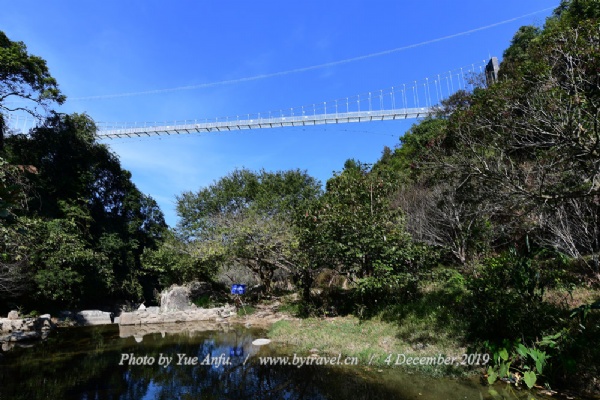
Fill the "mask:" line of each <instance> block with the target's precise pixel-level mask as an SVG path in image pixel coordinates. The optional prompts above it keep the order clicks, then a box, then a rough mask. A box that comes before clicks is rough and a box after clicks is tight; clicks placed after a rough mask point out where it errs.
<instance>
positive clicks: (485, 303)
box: [465, 250, 562, 342]
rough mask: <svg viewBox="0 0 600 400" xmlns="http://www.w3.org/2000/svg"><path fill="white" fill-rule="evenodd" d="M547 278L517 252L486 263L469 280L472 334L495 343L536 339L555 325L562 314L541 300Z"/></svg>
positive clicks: (467, 301) (467, 309)
mask: <svg viewBox="0 0 600 400" xmlns="http://www.w3.org/2000/svg"><path fill="white" fill-rule="evenodd" d="M546 275H548V273H547V271H545V270H542V269H541V268H540V267H539V263H538V261H537V260H535V259H534V258H530V257H526V256H521V255H518V254H517V252H516V251H515V250H510V251H508V252H507V253H505V254H503V255H501V256H499V257H495V258H490V259H488V260H486V261H485V262H484V263H483V265H482V266H481V267H480V268H479V270H478V271H476V272H475V274H474V276H472V277H470V278H469V279H468V280H467V288H468V289H469V292H470V294H469V295H468V296H467V297H466V298H465V313H466V317H467V318H468V320H469V326H470V334H471V335H472V336H474V338H476V339H483V340H490V341H496V342H500V341H501V340H503V339H509V340H515V339H521V338H522V339H525V340H533V339H535V337H536V336H537V335H539V334H541V333H543V332H544V331H545V330H547V329H548V328H549V327H550V326H552V325H553V324H555V323H556V321H557V320H558V318H559V317H560V316H561V314H562V313H561V312H560V310H558V309H557V308H556V307H555V306H552V305H550V304H547V303H544V302H543V301H542V297H543V294H544V291H545V289H546V288H547V286H548V282H549V280H548V279H547V276H546Z"/></svg>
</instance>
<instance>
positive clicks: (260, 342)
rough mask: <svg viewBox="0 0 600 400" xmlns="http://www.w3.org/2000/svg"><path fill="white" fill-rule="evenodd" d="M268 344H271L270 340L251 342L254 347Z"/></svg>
mask: <svg viewBox="0 0 600 400" xmlns="http://www.w3.org/2000/svg"><path fill="white" fill-rule="evenodd" d="M269 343H271V339H255V340H253V341H252V344H253V345H255V346H264V345H266V344H269Z"/></svg>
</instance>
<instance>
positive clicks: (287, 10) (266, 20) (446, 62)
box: [0, 0, 559, 226]
mask: <svg viewBox="0 0 600 400" xmlns="http://www.w3.org/2000/svg"><path fill="white" fill-rule="evenodd" d="M558 3H559V1H558V0H530V1H523V0H518V1H517V0H503V1H489V0H479V1H472V0H466V1H461V2H456V1H449V0H420V1H416V0H414V1H400V0H395V1H392V0H385V1H384V0H380V1H377V0H371V1H367V0H345V1H323V0H319V1H316V0H305V1H302V2H285V1H261V0H253V1H245V0H230V1H222V0H204V1H191V0H188V1H170V2H167V1H164V0H127V1H123V0H119V1H115V0H103V1H75V0H73V1H65V0H53V1H51V2H50V1H47V0H44V1H27V0H24V1H11V2H4V4H3V5H2V10H1V13H0V29H1V30H4V31H5V33H6V34H7V35H8V37H9V38H10V39H11V40H19V41H23V42H25V44H26V45H27V46H28V49H29V51H30V52H31V53H33V54H35V55H38V56H41V57H43V58H44V59H46V60H47V62H48V65H49V68H50V71H51V73H52V75H53V76H54V77H55V78H57V80H58V82H59V84H60V88H61V90H62V91H63V92H64V93H65V94H66V95H67V96H68V100H67V103H66V104H65V105H64V106H63V107H62V108H61V111H63V112H86V113H88V114H89V115H90V116H91V117H92V118H93V119H94V120H96V121H98V122H102V121H107V122H108V121H110V122H113V121H114V122H117V121H118V122H141V121H173V120H183V119H204V118H215V117H226V116H236V115H244V114H248V113H257V112H262V113H266V112H268V111H270V110H273V111H276V110H280V109H284V110H285V109H287V110H289V108H290V107H296V106H302V105H309V104H313V103H322V102H324V101H330V100H334V99H342V98H346V97H348V96H354V95H357V94H362V93H367V92H369V91H373V92H377V91H378V90H379V89H386V88H389V87H391V86H396V87H398V86H400V85H401V84H403V83H409V82H413V81H415V80H417V81H421V80H423V79H425V78H427V77H432V76H436V75H437V74H439V73H442V72H444V71H448V70H454V69H455V68H460V67H463V66H468V65H471V64H473V63H481V62H482V61H483V60H485V59H487V58H488V57H489V55H496V56H498V57H501V55H502V51H503V50H504V49H505V48H506V47H507V46H508V44H509V42H510V39H511V38H512V36H513V34H514V32H515V31H516V30H517V29H518V27H519V26H521V25H527V24H535V25H542V24H543V23H544V20H545V18H546V17H547V16H548V15H550V13H551V11H550V10H546V11H543V12H539V13H535V14H534V15H529V16H527V17H524V18H520V19H518V20H516V21H512V22H508V23H504V24H501V25H498V26H494V27H490V28H488V29H483V30H479V31H477V32H473V33H471V34H465V35H462V36H456V37H453V38H449V39H447V40H441V41H435V42H433V43H430V44H425V45H422V46H417V47H412V48H407V49H405V50H398V51H394V52H390V53H388V54H384V55H379V56H372V57H368V58H364V59H360V60H355V61H351V62H347V63H340V64H335V65H333V66H328V67H322V68H315V69H312V70H308V71H304V72H291V73H287V74H281V75H277V76H272V77H265V78H261V79H253V80H248V81H243V80H242V81H238V82H237V83H230V84H220V85H212V86H210V85H209V86H204V87H199V88H196V89H178V90H172V91H165V92H162V93H155V94H138V95H134V96H112V95H120V94H123V93H137V92H147V91H152V90H160V89H173V88H181V87H186V86H198V85H202V84H206V83H215V82H221V81H227V80H233V81H235V80H240V79H242V78H248V77H258V76H261V75H269V74H275V73H278V72H285V71H293V70H296V69H301V68H304V67H310V66H315V65H322V64H327V63H332V62H336V61H340V60H348V59H353V58H356V57H361V56H364V55H373V54H376V53H379V52H385V51H387V50H393V49H399V48H403V47H409V46H411V45H415V44H419V43H423V42H428V41H431V40H433V39H439V38H443V37H447V36H450V35H454V34H457V33H461V32H466V31H470V30H473V29H476V28H480V27H485V26H489V25H492V24H495V23H498V22H501V21H506V20H510V19H513V18H515V17H519V16H523V15H526V14H530V13H534V12H536V11H539V10H543V9H547V8H549V7H555V6H557V5H558ZM90 96H106V97H103V98H95V99H87V100H82V99H81V98H85V97H90ZM329 104H331V103H329ZM263 115H265V114H263ZM414 122H415V121H414V120H412V121H410V120H409V121H405V122H404V121H403V122H397V121H389V122H370V123H361V124H342V125H326V126H315V127H304V128H301V127H295V128H280V129H262V130H254V131H242V132H240V131H237V132H235V131H234V132H231V133H216V134H215V133H213V134H194V135H189V136H188V135H186V136H178V137H163V138H150V139H120V140H113V141H106V143H107V144H109V145H110V147H111V148H112V150H113V151H114V152H115V153H116V154H118V155H119V157H120V159H121V163H122V165H123V166H124V168H126V169H128V170H130V171H131V172H132V174H133V181H134V182H135V184H136V185H137V186H138V187H139V188H140V189H141V190H142V191H143V192H144V193H147V194H149V195H151V196H152V197H153V198H155V199H156V200H157V201H158V203H159V204H160V206H161V209H162V210H163V212H164V213H165V216H166V219H167V222H168V223H169V224H170V225H171V226H174V225H175V224H176V222H177V216H176V213H175V196H176V195H178V194H180V193H181V192H182V191H185V190H194V191H195V190H198V189H199V188H201V187H202V186H205V185H208V184H210V183H211V182H213V181H214V180H216V179H218V178H219V177H221V176H223V175H225V174H227V173H228V172H230V171H232V170H233V169H234V168H236V167H247V168H250V169H253V170H258V169H261V168H265V169H267V170H284V169H291V168H300V169H305V170H307V171H308V172H309V173H310V174H311V175H313V176H315V177H316V178H318V179H320V180H321V181H322V182H323V183H324V182H325V181H326V180H327V179H328V178H329V177H330V176H331V174H332V172H333V171H336V170H340V169H341V168H342V167H343V163H344V161H345V160H346V159H348V158H356V159H359V160H361V161H363V162H368V163H372V162H375V161H376V160H377V159H378V157H379V156H380V155H381V151H382V149H383V147H384V146H385V145H387V146H389V147H394V146H395V145H396V144H398V138H399V137H400V136H401V135H402V134H403V132H405V131H406V130H407V129H408V128H409V127H410V125H411V124H412V123H414Z"/></svg>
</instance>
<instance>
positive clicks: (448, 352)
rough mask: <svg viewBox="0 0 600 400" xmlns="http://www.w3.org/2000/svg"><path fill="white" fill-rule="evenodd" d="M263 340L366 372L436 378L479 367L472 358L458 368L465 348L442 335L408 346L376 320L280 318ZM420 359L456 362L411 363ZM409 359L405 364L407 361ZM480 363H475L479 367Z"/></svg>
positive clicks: (387, 324) (395, 331)
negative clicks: (392, 370)
mask: <svg viewBox="0 0 600 400" xmlns="http://www.w3.org/2000/svg"><path fill="white" fill-rule="evenodd" d="M269 338H270V339H272V340H273V341H275V342H279V343H284V344H289V345H292V346H294V348H296V349H297V350H298V351H299V352H304V353H309V352H311V353H317V354H323V355H338V354H341V355H342V357H354V358H356V359H357V362H358V365H364V366H369V367H372V368H385V367H403V368H408V369H409V370H411V371H415V370H418V371H420V372H425V373H427V374H431V375H436V376H441V375H445V376H464V375H468V374H473V373H474V372H476V370H477V369H479V370H480V369H481V368H482V365H476V362H475V360H472V361H473V362H471V363H468V362H465V363H464V364H462V365H461V364H460V362H461V361H462V360H463V355H464V354H466V353H467V349H466V347H464V346H463V345H462V344H461V341H460V340H459V339H458V338H452V337H450V336H448V335H444V334H441V335H439V336H438V337H435V338H434V337H431V336H425V335H424V336H423V339H425V340H421V341H413V342H411V341H408V340H405V339H402V335H401V332H400V330H399V328H398V326H397V325H396V324H393V323H390V322H386V321H383V320H381V319H380V318H373V319H370V320H363V321H361V320H359V319H358V318H356V317H353V316H345V317H333V318H307V319H302V320H298V319H295V320H282V321H279V322H276V323H274V324H273V325H272V326H271V328H270V330H269ZM424 357H436V358H437V357H442V358H443V359H444V360H447V359H448V358H450V359H454V360H455V361H456V362H452V363H447V362H443V363H438V362H437V361H436V362H429V363H426V362H425V361H424V362H422V363H419V361H416V365H413V364H414V362H413V361H412V360H420V359H421V358H424ZM409 359H410V360H411V361H409V362H408V363H407V360H409ZM482 363H483V360H482V359H480V361H479V364H482ZM478 367H479V368H478Z"/></svg>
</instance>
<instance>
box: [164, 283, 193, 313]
mask: <svg viewBox="0 0 600 400" xmlns="http://www.w3.org/2000/svg"><path fill="white" fill-rule="evenodd" d="M190 294H191V293H190V289H189V287H186V286H171V288H169V289H168V290H167V291H165V292H163V293H162V294H161V295H160V312H163V313H164V312H171V311H184V310H188V309H190V308H192V302H191V301H190Z"/></svg>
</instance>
